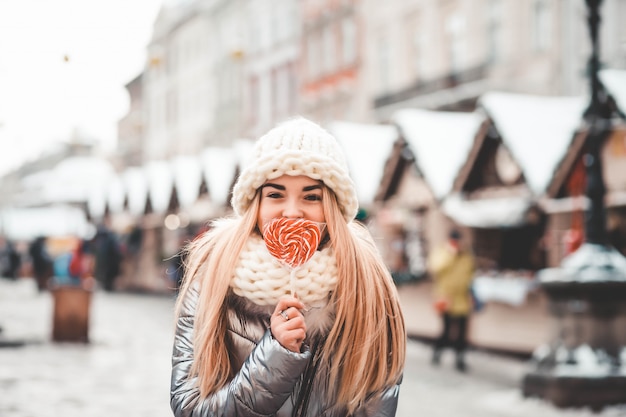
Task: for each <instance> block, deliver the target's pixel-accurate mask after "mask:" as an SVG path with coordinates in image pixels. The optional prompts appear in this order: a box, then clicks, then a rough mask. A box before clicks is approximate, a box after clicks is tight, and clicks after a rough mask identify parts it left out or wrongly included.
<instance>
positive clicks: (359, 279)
mask: <svg viewBox="0 0 626 417" xmlns="http://www.w3.org/2000/svg"><path fill="white" fill-rule="evenodd" d="M323 193H324V194H323V207H324V215H325V217H326V224H327V230H328V233H329V235H330V243H331V245H332V246H333V248H334V251H335V256H336V258H337V288H336V290H335V291H334V293H333V294H332V296H331V303H333V304H334V305H335V310H336V319H335V323H334V324H333V327H332V329H331V330H330V334H329V335H328V338H327V339H326V343H325V349H324V351H323V352H322V356H321V360H322V363H323V364H331V363H332V366H329V369H330V375H329V377H328V381H327V383H328V384H329V386H330V392H335V393H336V399H335V401H336V403H337V404H339V405H344V406H345V407H346V408H347V409H348V411H349V412H350V413H352V412H354V410H356V409H357V408H358V407H359V405H361V404H362V403H363V402H364V401H365V399H366V397H367V396H368V394H371V393H375V392H380V391H382V390H383V389H384V388H386V387H388V386H392V385H394V384H396V383H398V381H399V379H400V376H401V374H402V370H403V367H404V361H405V355H406V333H405V328H404V318H403V315H402V311H401V308H400V304H399V301H398V295H397V291H396V287H395V285H394V283H393V281H392V279H391V275H390V274H389V271H388V270H387V268H386V266H385V265H384V263H383V261H382V258H381V257H380V255H379V253H378V250H377V248H376V246H375V244H374V242H373V240H372V238H371V236H370V234H369V232H368V230H367V229H366V228H365V226H363V225H361V224H360V223H357V222H350V223H346V220H345V218H344V217H343V215H342V212H341V209H340V207H339V205H338V203H337V199H336V196H335V195H334V193H333V192H332V190H330V189H329V188H328V187H323ZM258 208H259V197H258V194H257V196H256V197H255V198H254V199H253V201H252V204H251V205H250V207H249V208H248V210H247V211H246V212H244V213H243V214H242V217H241V218H239V219H238V220H234V221H233V220H230V221H228V224H226V227H223V226H224V224H222V225H220V223H223V222H224V221H225V220H222V221H220V222H218V223H217V224H216V225H217V226H218V227H216V228H214V229H213V230H212V231H209V232H207V233H206V234H205V235H204V236H203V237H201V238H199V239H198V240H197V241H195V242H193V243H192V245H191V246H190V247H189V248H188V250H189V255H190V256H189V262H188V265H187V268H186V273H185V278H184V281H183V286H182V288H181V293H180V295H179V298H178V301H177V312H178V313H180V311H181V308H182V303H183V300H184V298H185V297H184V295H185V293H186V292H187V291H188V290H189V288H190V287H191V285H192V284H193V283H194V282H195V281H198V282H199V285H200V286H201V289H200V297H199V300H198V305H197V310H196V315H195V332H194V341H193V343H194V354H195V360H194V363H193V364H192V368H191V376H197V378H198V379H197V380H198V386H199V388H200V393H201V395H202V396H206V395H208V394H211V393H213V392H215V391H216V390H218V389H219V388H221V387H222V386H224V385H225V384H227V383H228V381H229V380H230V379H231V378H232V376H233V375H234V373H235V372H236V370H233V369H232V368H231V362H230V360H229V353H228V351H227V345H226V333H227V329H226V309H225V308H224V303H225V299H226V296H227V293H228V288H229V282H230V278H231V277H232V276H233V271H234V268H235V266H236V264H237V262H238V258H239V254H240V252H241V250H242V248H243V247H244V244H245V243H246V241H247V239H248V236H250V234H251V233H253V232H254V229H255V227H256V215H257V212H258ZM213 254H215V256H212V255H213Z"/></svg>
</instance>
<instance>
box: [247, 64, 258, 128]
mask: <svg viewBox="0 0 626 417" xmlns="http://www.w3.org/2000/svg"><path fill="white" fill-rule="evenodd" d="M259 100H260V96H259V78H258V77H257V76H254V77H251V78H250V117H249V120H250V125H252V126H254V125H255V124H256V123H257V122H258V120H259Z"/></svg>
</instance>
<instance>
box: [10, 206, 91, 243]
mask: <svg viewBox="0 0 626 417" xmlns="http://www.w3.org/2000/svg"><path fill="white" fill-rule="evenodd" d="M0 223H1V224H2V231H3V234H4V235H5V236H7V237H8V238H9V239H11V240H32V239H34V238H36V237H38V236H45V237H61V236H77V237H80V238H90V237H91V236H92V235H93V232H94V228H93V225H91V224H90V223H89V222H88V221H87V219H86V217H85V212H84V211H83V210H81V209H79V208H77V207H70V206H65V205H61V206H56V205H55V206H49V207H31V208H19V209H18V208H15V209H5V210H2V211H0Z"/></svg>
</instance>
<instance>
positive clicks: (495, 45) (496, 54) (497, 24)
mask: <svg viewBox="0 0 626 417" xmlns="http://www.w3.org/2000/svg"><path fill="white" fill-rule="evenodd" d="M487 19H488V20H487V44H488V48H489V49H488V52H487V53H488V59H489V62H491V63H495V62H498V61H500V60H501V59H502V2H501V0H490V1H489V9H488V11H487Z"/></svg>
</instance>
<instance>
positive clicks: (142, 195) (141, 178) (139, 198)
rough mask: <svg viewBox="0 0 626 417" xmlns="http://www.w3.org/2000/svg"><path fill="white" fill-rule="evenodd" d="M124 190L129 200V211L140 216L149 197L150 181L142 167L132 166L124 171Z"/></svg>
mask: <svg viewBox="0 0 626 417" xmlns="http://www.w3.org/2000/svg"><path fill="white" fill-rule="evenodd" d="M122 177H123V181H124V191H125V194H126V199H127V201H128V211H129V212H130V213H131V214H133V215H135V216H139V215H142V214H144V210H145V208H146V199H147V198H148V181H147V178H146V175H145V171H144V170H143V169H142V168H137V167H132V168H128V169H126V170H125V171H124V173H123V175H122Z"/></svg>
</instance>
